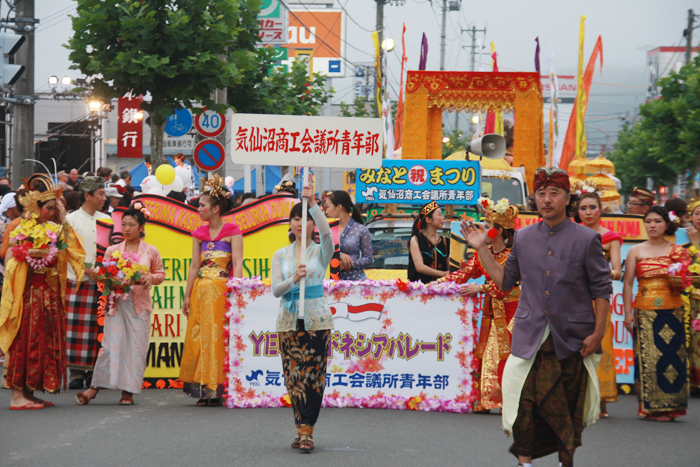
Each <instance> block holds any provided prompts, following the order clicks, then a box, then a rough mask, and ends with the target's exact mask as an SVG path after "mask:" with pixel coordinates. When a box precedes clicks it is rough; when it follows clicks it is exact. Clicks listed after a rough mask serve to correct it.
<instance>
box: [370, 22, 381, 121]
mask: <svg viewBox="0 0 700 467" xmlns="http://www.w3.org/2000/svg"><path fill="white" fill-rule="evenodd" d="M372 41H373V42H374V67H375V68H376V69H377V110H378V111H379V115H381V114H382V63H381V60H382V58H381V57H382V56H381V54H380V53H379V33H378V32H377V31H374V32H373V33H372Z"/></svg>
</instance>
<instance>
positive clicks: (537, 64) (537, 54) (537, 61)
mask: <svg viewBox="0 0 700 467" xmlns="http://www.w3.org/2000/svg"><path fill="white" fill-rule="evenodd" d="M535 42H537V48H536V49H535V71H536V72H537V74H539V73H540V36H537V37H535Z"/></svg>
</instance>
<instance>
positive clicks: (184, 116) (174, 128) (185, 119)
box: [165, 109, 192, 138]
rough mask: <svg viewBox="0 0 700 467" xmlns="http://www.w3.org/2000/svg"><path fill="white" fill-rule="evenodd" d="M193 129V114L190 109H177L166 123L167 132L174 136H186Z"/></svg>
mask: <svg viewBox="0 0 700 467" xmlns="http://www.w3.org/2000/svg"><path fill="white" fill-rule="evenodd" d="M191 129H192V114H191V113H190V111H189V110H188V109H180V110H176V111H175V112H174V113H173V114H172V115H171V116H169V117H168V121H167V122H166V124H165V133H166V134H168V135H170V136H172V137H173V138H179V137H180V136H185V135H186V134H187V133H189V132H190V130H191Z"/></svg>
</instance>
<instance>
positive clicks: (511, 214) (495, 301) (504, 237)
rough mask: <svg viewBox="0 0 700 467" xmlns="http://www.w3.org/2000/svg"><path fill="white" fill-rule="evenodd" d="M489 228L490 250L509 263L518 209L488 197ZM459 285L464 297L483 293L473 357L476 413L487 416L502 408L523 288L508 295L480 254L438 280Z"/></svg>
mask: <svg viewBox="0 0 700 467" xmlns="http://www.w3.org/2000/svg"><path fill="white" fill-rule="evenodd" d="M479 205H480V206H481V208H482V210H483V213H484V218H485V220H486V228H487V229H489V230H488V236H487V237H488V239H487V243H488V244H489V251H490V252H491V253H492V254H493V255H494V257H495V258H496V261H498V263H499V264H501V265H504V264H506V260H507V259H508V256H510V253H511V247H512V246H513V234H514V228H515V219H516V218H517V217H518V208H516V207H515V206H511V205H510V203H509V201H508V200H507V199H505V198H503V199H501V200H500V201H498V203H494V202H493V201H492V200H490V199H488V198H481V199H479ZM481 276H486V281H485V282H484V285H478V284H467V283H466V282H467V281H469V279H476V278H478V277H481ZM445 281H450V282H456V283H458V284H464V285H462V286H461V290H462V292H463V293H465V294H469V295H475V294H478V293H481V292H483V293H484V312H483V317H482V319H481V331H480V333H479V342H478V343H477V345H476V348H475V349H474V356H475V357H476V358H478V359H479V362H478V367H479V376H478V381H479V400H478V401H477V405H476V407H475V409H474V412H478V413H488V412H489V411H490V410H491V409H495V408H500V407H502V406H503V395H502V393H501V382H502V379H503V368H504V367H505V365H506V360H507V359H508V356H509V355H510V342H511V339H512V332H513V324H514V322H513V317H514V316H515V311H516V310H517V308H518V301H519V300H520V287H518V286H516V287H513V288H512V289H510V290H509V291H507V292H503V291H501V289H499V288H498V286H496V284H495V283H494V282H493V281H492V280H491V278H490V277H489V276H488V274H486V273H485V272H484V267H483V264H482V263H481V260H480V258H479V255H477V254H475V255H474V256H473V257H472V258H471V259H470V260H469V261H467V262H466V263H462V267H461V269H460V270H458V271H455V272H453V273H451V274H448V275H447V276H445V277H443V278H441V279H438V282H445Z"/></svg>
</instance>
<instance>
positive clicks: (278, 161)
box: [229, 114, 384, 168]
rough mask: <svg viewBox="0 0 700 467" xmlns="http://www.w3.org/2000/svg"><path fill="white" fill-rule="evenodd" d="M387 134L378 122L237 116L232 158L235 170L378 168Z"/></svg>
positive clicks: (252, 115) (234, 121)
mask: <svg viewBox="0 0 700 467" xmlns="http://www.w3.org/2000/svg"><path fill="white" fill-rule="evenodd" d="M382 131H383V130H382V120H381V119H379V118H344V117H332V118H328V117H307V116H294V115H258V114H233V116H232V118H231V136H232V137H231V140H230V144H231V149H230V151H229V152H230V154H231V160H232V161H233V163H234V164H251V163H255V164H262V165H283V166H287V165H294V166H299V167H338V168H358V167H364V168H379V167H381V165H382V148H383V145H384V141H383V137H382Z"/></svg>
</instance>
